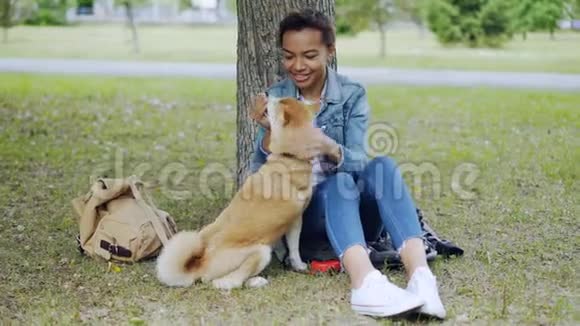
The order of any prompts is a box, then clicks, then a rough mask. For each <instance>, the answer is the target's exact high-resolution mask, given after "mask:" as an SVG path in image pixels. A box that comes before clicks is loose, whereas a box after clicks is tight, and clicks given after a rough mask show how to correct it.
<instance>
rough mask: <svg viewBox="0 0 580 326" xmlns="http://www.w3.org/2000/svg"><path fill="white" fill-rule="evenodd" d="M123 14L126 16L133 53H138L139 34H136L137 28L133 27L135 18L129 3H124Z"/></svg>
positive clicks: (131, 5)
mask: <svg viewBox="0 0 580 326" xmlns="http://www.w3.org/2000/svg"><path fill="white" fill-rule="evenodd" d="M123 4H124V5H125V14H126V15H127V24H128V25H129V29H131V42H132V43H133V53H139V34H137V26H136V25H135V18H134V15H133V4H132V3H131V1H130V0H129V1H125V2H124V3H123Z"/></svg>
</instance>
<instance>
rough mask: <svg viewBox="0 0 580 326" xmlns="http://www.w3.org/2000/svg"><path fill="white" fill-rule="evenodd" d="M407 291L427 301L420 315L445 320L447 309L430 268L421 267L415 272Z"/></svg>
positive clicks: (420, 310)
mask: <svg viewBox="0 0 580 326" xmlns="http://www.w3.org/2000/svg"><path fill="white" fill-rule="evenodd" d="M407 291H409V292H411V293H413V294H415V295H417V296H419V297H420V298H421V299H423V300H424V301H425V304H424V305H423V306H422V307H421V309H419V313H422V314H425V315H429V316H432V317H437V318H440V319H444V318H445V315H446V312H445V308H444V307H443V303H442V302H441V299H440V298H439V291H438V290H437V279H436V278H435V276H434V275H433V273H431V270H430V269H429V268H427V267H419V268H417V269H416V270H415V272H414V273H413V275H412V276H411V279H410V280H409V284H408V285H407Z"/></svg>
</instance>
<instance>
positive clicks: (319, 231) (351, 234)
mask: <svg viewBox="0 0 580 326" xmlns="http://www.w3.org/2000/svg"><path fill="white" fill-rule="evenodd" d="M383 229H385V230H386V231H387V233H388V234H389V235H390V237H391V241H392V243H393V246H394V247H395V249H397V250H399V249H400V248H401V247H402V245H403V243H404V242H405V240H407V239H410V238H416V237H419V236H420V235H421V226H420V225H419V218H418V216H417V212H416V209H415V205H414V203H413V200H412V198H411V196H410V194H409V191H408V189H407V186H406V185H405V183H404V180H403V178H402V175H401V173H400V171H399V169H398V167H397V166H396V163H395V162H394V161H393V160H391V159H389V158H386V157H377V158H375V159H373V160H372V161H371V162H369V164H368V165H367V166H366V167H365V169H364V170H363V171H360V172H355V173H345V172H339V173H337V174H334V175H332V176H329V177H328V178H327V179H326V180H324V181H323V182H322V183H320V184H318V185H317V186H316V187H315V189H314V192H313V195H312V199H311V202H310V204H309V206H308V207H307V209H306V211H305V212H304V214H303V224H302V234H301V237H300V242H301V246H308V245H312V244H313V243H320V240H321V239H324V238H326V237H327V239H328V240H327V241H330V244H331V245H332V248H333V249H334V252H335V253H336V255H337V256H338V257H340V258H342V255H343V254H344V252H345V251H346V250H347V249H348V248H350V247H352V246H354V245H361V246H363V247H365V248H366V247H367V245H366V243H367V241H375V240H376V239H378V237H379V235H380V233H381V232H382V231H383Z"/></svg>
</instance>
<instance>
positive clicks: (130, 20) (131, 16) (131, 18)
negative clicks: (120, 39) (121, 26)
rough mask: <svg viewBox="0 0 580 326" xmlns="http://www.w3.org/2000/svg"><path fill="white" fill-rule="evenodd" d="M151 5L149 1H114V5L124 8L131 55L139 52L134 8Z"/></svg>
mask: <svg viewBox="0 0 580 326" xmlns="http://www.w3.org/2000/svg"><path fill="white" fill-rule="evenodd" d="M149 3H151V1H150V0H116V1H115V4H116V5H118V6H122V7H123V8H125V17H126V19H127V27H128V28H129V31H130V32H131V44H132V48H133V53H139V52H141V46H140V44H139V32H138V31H137V24H136V23H135V8H136V7H139V6H144V5H147V4H149Z"/></svg>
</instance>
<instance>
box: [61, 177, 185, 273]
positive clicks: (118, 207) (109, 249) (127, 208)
mask: <svg viewBox="0 0 580 326" xmlns="http://www.w3.org/2000/svg"><path fill="white" fill-rule="evenodd" d="M72 205H73V207H74V209H75V211H76V213H77V214H78V223H79V230H80V233H79V236H78V238H77V241H78V243H79V249H80V250H81V252H83V253H86V254H88V255H89V256H91V257H101V258H104V259H106V260H116V261H121V262H131V263H132V262H137V261H140V260H142V259H146V258H152V257H155V256H157V255H158V254H159V251H160V249H161V247H162V246H163V245H164V244H166V243H167V241H168V240H169V238H171V237H172V236H173V235H174V234H175V233H176V232H177V227H176V225H175V222H174V220H173V218H172V217H171V216H170V215H169V214H168V213H167V212H164V211H162V210H160V209H157V207H155V205H154V204H153V202H152V201H151V198H150V197H149V196H148V194H147V193H146V192H145V190H144V189H143V183H142V182H141V181H140V180H138V179H137V178H136V177H135V176H131V177H129V178H123V179H106V178H101V179H98V180H97V181H96V182H95V183H93V185H92V186H91V190H90V191H89V192H88V193H87V194H86V195H85V196H81V197H78V198H75V199H74V200H73V201H72Z"/></svg>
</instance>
